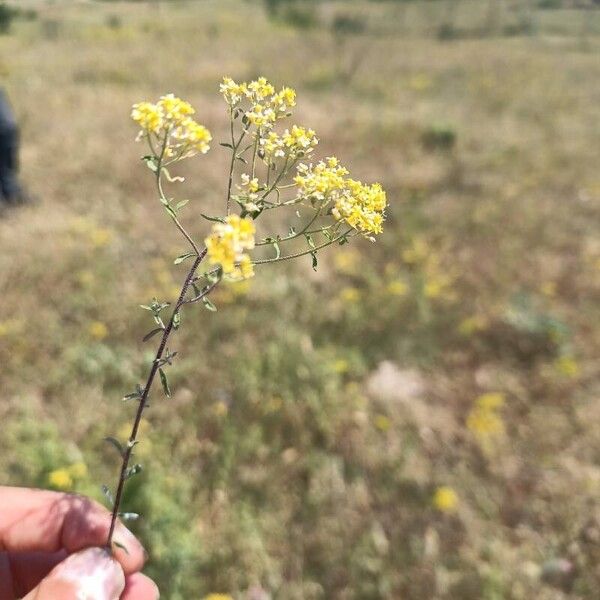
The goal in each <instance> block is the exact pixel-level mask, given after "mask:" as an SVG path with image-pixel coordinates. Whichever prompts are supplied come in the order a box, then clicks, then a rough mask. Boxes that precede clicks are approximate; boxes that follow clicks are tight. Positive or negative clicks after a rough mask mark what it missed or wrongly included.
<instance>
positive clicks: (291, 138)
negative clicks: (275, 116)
mask: <svg viewBox="0 0 600 600" xmlns="http://www.w3.org/2000/svg"><path fill="white" fill-rule="evenodd" d="M318 143H319V138H317V136H316V134H315V132H314V130H312V129H306V128H305V127H300V126H298V125H293V126H292V129H291V131H290V130H289V129H286V130H285V131H284V132H283V134H282V135H279V134H277V133H275V132H274V131H269V133H268V134H267V135H265V136H264V137H261V138H260V147H261V149H262V152H263V156H264V158H266V159H267V161H266V162H269V161H270V160H271V159H274V158H279V157H283V156H286V155H287V156H289V157H290V158H299V157H301V156H306V155H308V154H310V153H311V152H312V151H313V149H314V148H315V146H316V145H317V144H318Z"/></svg>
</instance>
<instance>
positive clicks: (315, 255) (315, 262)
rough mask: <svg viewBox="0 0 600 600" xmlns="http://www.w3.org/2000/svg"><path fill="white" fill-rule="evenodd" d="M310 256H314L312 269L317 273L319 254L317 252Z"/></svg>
mask: <svg viewBox="0 0 600 600" xmlns="http://www.w3.org/2000/svg"><path fill="white" fill-rule="evenodd" d="M310 255H311V256H312V268H313V271H316V270H317V265H318V261H317V253H316V252H311V253H310Z"/></svg>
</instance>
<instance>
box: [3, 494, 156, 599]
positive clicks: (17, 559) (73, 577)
mask: <svg viewBox="0 0 600 600" xmlns="http://www.w3.org/2000/svg"><path fill="white" fill-rule="evenodd" d="M109 525H110V514H109V513H108V512H107V511H106V510H105V509H104V508H103V507H102V506H100V505H99V504H97V503H96V502H94V501H92V500H90V499H89V498H85V497H83V496H75V495H72V494H62V493H58V492H49V491H44V490H32V489H25V488H11V487H2V486H0V600H15V599H16V598H21V597H24V598H23V600H119V599H120V600H157V599H158V597H159V592H158V588H157V587H156V585H155V584H154V582H153V581H152V580H151V579H149V578H148V577H146V576H145V575H143V574H142V573H140V570H141V568H142V567H143V565H144V549H143V548H142V545H141V544H140V543H139V541H138V540H137V539H136V538H135V536H134V535H133V534H132V533H131V532H130V531H129V530H128V529H127V528H126V527H125V526H124V525H123V524H122V523H118V524H117V527H116V529H115V535H114V539H115V541H117V542H119V543H120V544H122V545H123V546H124V547H125V548H126V549H127V551H125V550H123V549H121V548H115V550H114V552H113V554H112V556H111V555H110V554H109V553H108V552H107V551H106V549H104V548H102V546H104V544H105V543H106V539H107V536H108V529H109Z"/></svg>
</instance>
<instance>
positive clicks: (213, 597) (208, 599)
mask: <svg viewBox="0 0 600 600" xmlns="http://www.w3.org/2000/svg"><path fill="white" fill-rule="evenodd" d="M204 600H233V597H232V596H230V595H229V594H209V595H208V596H204Z"/></svg>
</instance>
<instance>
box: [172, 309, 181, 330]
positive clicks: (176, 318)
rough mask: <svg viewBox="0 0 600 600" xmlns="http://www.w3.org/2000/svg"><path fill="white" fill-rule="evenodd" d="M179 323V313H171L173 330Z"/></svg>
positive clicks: (177, 327)
mask: <svg viewBox="0 0 600 600" xmlns="http://www.w3.org/2000/svg"><path fill="white" fill-rule="evenodd" d="M180 325H181V314H180V313H178V312H176V313H175V314H174V315H173V329H175V330H177V329H179V326H180Z"/></svg>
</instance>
